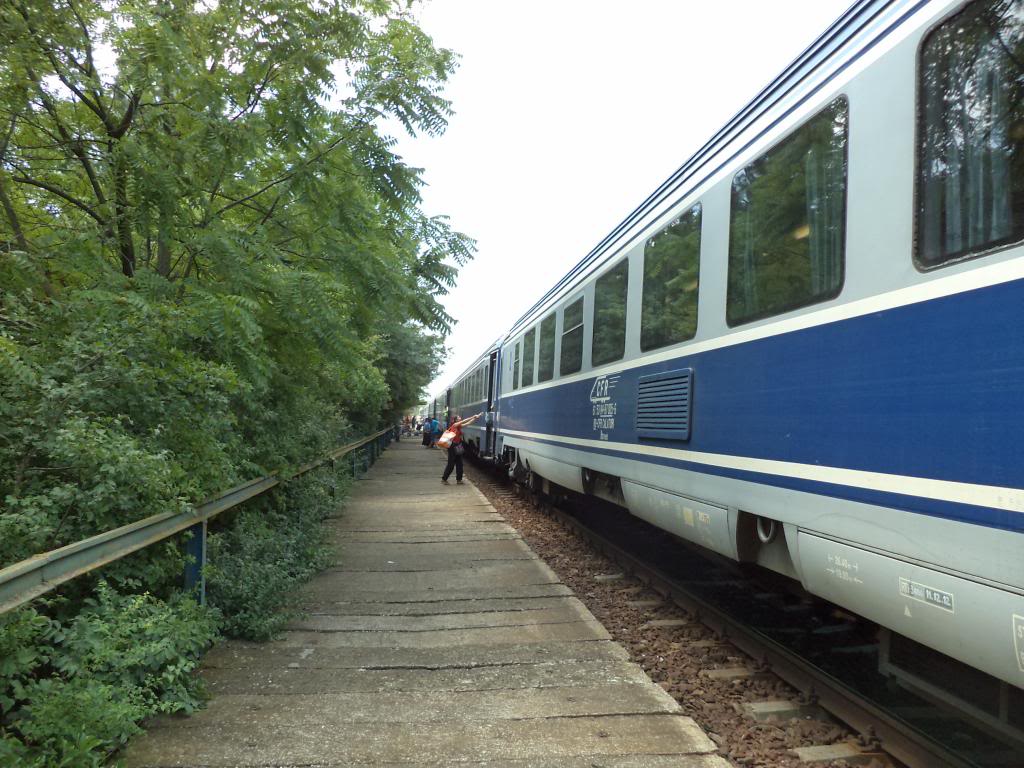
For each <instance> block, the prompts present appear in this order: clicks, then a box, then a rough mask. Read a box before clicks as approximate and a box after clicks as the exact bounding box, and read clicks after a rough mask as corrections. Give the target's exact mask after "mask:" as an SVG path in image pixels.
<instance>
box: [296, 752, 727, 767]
mask: <svg viewBox="0 0 1024 768" xmlns="http://www.w3.org/2000/svg"><path fill="white" fill-rule="evenodd" d="M340 765H341V764H340V763H317V764H316V765H315V766H311V768H340ZM366 765H373V766H374V767H375V768H437V764H436V763H431V764H427V763H378V762H374V763H349V762H346V763H345V766H346V767H347V768H361V766H366ZM459 768H733V766H732V763H730V762H728V761H726V760H725V759H723V758H721V757H719V756H718V755H629V756H626V757H608V756H607V755H583V756H582V757H561V758H556V759H553V760H537V759H530V760H486V761H484V762H479V761H476V760H473V761H470V762H464V763H459Z"/></svg>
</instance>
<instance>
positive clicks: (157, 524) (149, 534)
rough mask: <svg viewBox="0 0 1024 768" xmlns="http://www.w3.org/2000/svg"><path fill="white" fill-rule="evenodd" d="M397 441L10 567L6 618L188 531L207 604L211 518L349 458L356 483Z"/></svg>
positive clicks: (0, 590)
mask: <svg viewBox="0 0 1024 768" xmlns="http://www.w3.org/2000/svg"><path fill="white" fill-rule="evenodd" d="M395 435H396V429H395V428H394V427H388V428H387V429H382V430H381V431H380V432H377V433H375V434H373V435H370V436H369V437H366V438H363V439H362V440H358V441H356V442H353V443H349V444H348V445H343V446H341V447H340V448H336V449H335V450H333V451H331V452H330V453H329V454H327V455H326V456H324V457H323V458H322V459H320V460H319V461H314V462H313V463H311V464H306V465H304V466H301V467H299V468H298V469H297V470H295V471H294V472H292V473H290V474H282V473H275V474H272V475H267V476H265V477H259V478H256V479H255V480H250V481H249V482H246V483H242V484H241V485H239V486H236V487H234V488H232V489H230V490H228V491H224V492H223V493H222V494H220V495H219V496H216V497H215V498H212V499H210V500H209V501H206V502H205V503H203V504H200V505H199V506H197V507H194V508H193V509H191V510H189V511H187V512H176V513H175V512H164V513H162V514H157V515H153V516H152V517H147V518H145V519H143V520H138V521H137V522H134V523H130V524H128V525H124V526H121V527H120V528H115V529H114V530H112V531H106V532H105V533H100V534H97V535H96V536H91V537H89V538H88V539H83V540H82V541H78V542H75V543H74V544H68V545H67V546H66V547H61V548H60V549H54V550H52V551H50V552H44V553H43V554H40V555H35V556H33V557H30V558H29V559H27V560H22V561H21V562H20V563H15V564H14V565H11V566H8V567H7V568H4V569H3V570H0V614H2V613H6V612H7V611H10V610H12V609H14V608H17V607H18V606H21V605H24V604H25V603H27V602H29V601H31V600H33V599H35V598H37V597H39V596H40V595H43V594H46V593H47V592H49V591H51V590H52V589H55V588H56V587H58V586H59V585H61V584H63V583H64V582H66V581H70V580H71V579H74V578H76V577H78V576H81V575H82V574H84V573H88V572H89V571H93V570H95V569H97V568H100V567H102V566H104V565H107V564H108V563H112V562H114V561H115V560H120V559H121V558H122V557H125V556H127V555H130V554H131V553H133V552H137V551H138V550H140V549H144V548H146V547H148V546H150V545H151V544H155V543H157V542H158V541H163V540H164V539H167V538H170V537H171V536H174V535H175V534H178V533H181V532H182V531H189V532H191V534H192V536H191V538H190V539H189V541H188V544H187V554H188V557H187V558H186V565H185V574H184V578H185V588H186V589H187V590H198V593H199V599H200V601H205V599H206V583H205V579H204V577H203V571H204V568H203V567H204V566H205V565H206V525H207V522H208V521H209V520H210V518H212V517H215V516H216V515H219V514H220V513H221V512H224V511H225V510H228V509H233V508H234V507H237V506H238V505H239V504H241V503H242V502H244V501H248V500H249V499H251V498H254V497H255V496H259V495H260V494H262V493H266V492H267V491H269V490H270V489H271V488H274V487H275V486H278V485H280V484H281V483H283V482H285V481H287V480H291V479H293V478H296V477H299V476H300V475H304V474H305V473H307V472H309V471H310V470H313V469H316V468H318V467H321V466H323V465H324V464H330V465H331V466H334V464H335V462H337V461H338V460H339V459H342V458H345V457H347V458H348V460H349V464H350V465H351V468H352V475H353V477H356V476H357V473H358V472H359V470H360V469H362V470H363V471H365V470H367V469H369V467H370V465H371V464H373V462H374V461H376V460H377V457H379V456H380V454H381V453H382V452H383V450H384V448H385V447H386V446H387V445H388V444H389V443H390V442H391V439H392V437H393V436H395Z"/></svg>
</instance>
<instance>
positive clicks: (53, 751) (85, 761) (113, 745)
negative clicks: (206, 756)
mask: <svg viewBox="0 0 1024 768" xmlns="http://www.w3.org/2000/svg"><path fill="white" fill-rule="evenodd" d="M217 619H218V617H217V614H216V612H215V611H212V610H209V609H206V608H201V607H200V606H198V605H197V604H196V603H195V601H194V600H192V599H191V598H189V597H180V596H179V597H177V598H174V599H172V600H170V601H167V602H165V601H162V600H159V599H157V598H156V597H153V596H152V595H149V594H142V595H131V594H120V593H118V592H116V591H115V590H114V589H113V588H111V587H109V586H108V585H107V584H106V583H105V582H100V583H99V585H98V587H97V594H96V597H95V598H94V599H91V600H88V601H87V602H86V605H85V607H84V608H83V609H82V611H81V612H79V614H78V615H77V616H76V617H75V618H74V619H72V620H71V621H70V622H68V623H67V624H66V625H62V624H61V623H60V622H58V621H56V620H54V619H50V618H47V617H46V616H44V615H42V614H41V613H39V612H38V611H37V610H35V609H33V608H26V609H22V610H20V611H17V612H15V613H14V614H12V615H6V616H3V617H0V764H2V765H29V766H33V765H39V766H43V765H46V766H68V767H69V768H70V767H71V766H74V767H76V768H77V766H92V765H98V764H99V763H100V762H101V761H102V759H103V756H104V755H105V754H108V753H110V752H112V751H114V750H116V749H117V748H119V747H120V746H121V745H123V744H124V743H126V742H127V740H128V739H129V738H130V737H131V736H132V735H134V734H136V733H138V732H139V731H140V728H139V726H138V723H139V722H140V721H141V720H143V719H144V718H146V717H150V716H152V715H155V714H159V713H171V712H181V711H184V712H191V711H193V710H194V709H195V708H196V707H197V706H198V705H199V704H200V702H201V699H202V690H201V687H200V682H201V681H200V679H199V678H198V677H197V676H196V675H195V674H194V672H195V669H196V667H197V665H198V663H199V658H200V654H201V653H202V652H203V651H204V650H205V649H206V648H207V647H208V646H209V645H210V644H211V643H212V642H213V641H214V639H215V638H216V637H217Z"/></svg>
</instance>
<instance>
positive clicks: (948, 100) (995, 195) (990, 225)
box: [916, 0, 1024, 267]
mask: <svg viewBox="0 0 1024 768" xmlns="http://www.w3.org/2000/svg"><path fill="white" fill-rule="evenodd" d="M920 56H921V61H920V72H919V75H920V79H921V83H920V87H919V88H918V94H919V95H918V131H917V135H918V163H917V238H916V255H917V261H918V264H919V265H920V266H922V267H935V266H939V265H940V264H945V263H947V262H951V261H954V260H957V259H960V258H963V257H965V256H969V255H972V254H976V253H978V252H979V251H983V250H986V249H988V248H993V247H995V246H998V245H1004V244H1006V243H1011V242H1014V241H1017V240H1021V239H1024V102H1022V101H1021V98H1020V97H1021V87H1022V85H1024V64H1022V61H1024V9H1022V8H1021V5H1020V3H1018V2H1013V1H1012V0H988V1H987V2H981V1H978V2H973V3H971V4H970V5H968V6H967V7H966V8H965V9H964V10H963V11H961V12H960V13H958V14H957V15H956V16H953V17H952V18H950V19H949V20H948V21H946V22H945V23H944V24H942V25H941V26H940V27H938V28H936V29H935V30H934V31H933V32H932V33H931V34H929V35H928V37H927V38H926V39H925V41H924V44H923V45H922V46H921V54H920Z"/></svg>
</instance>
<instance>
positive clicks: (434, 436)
mask: <svg viewBox="0 0 1024 768" xmlns="http://www.w3.org/2000/svg"><path fill="white" fill-rule="evenodd" d="M442 432H444V430H443V429H441V422H440V421H438V420H437V419H431V420H430V447H431V448H433V447H434V446H435V445H437V441H438V440H439V439H440V438H441V433H442Z"/></svg>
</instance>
